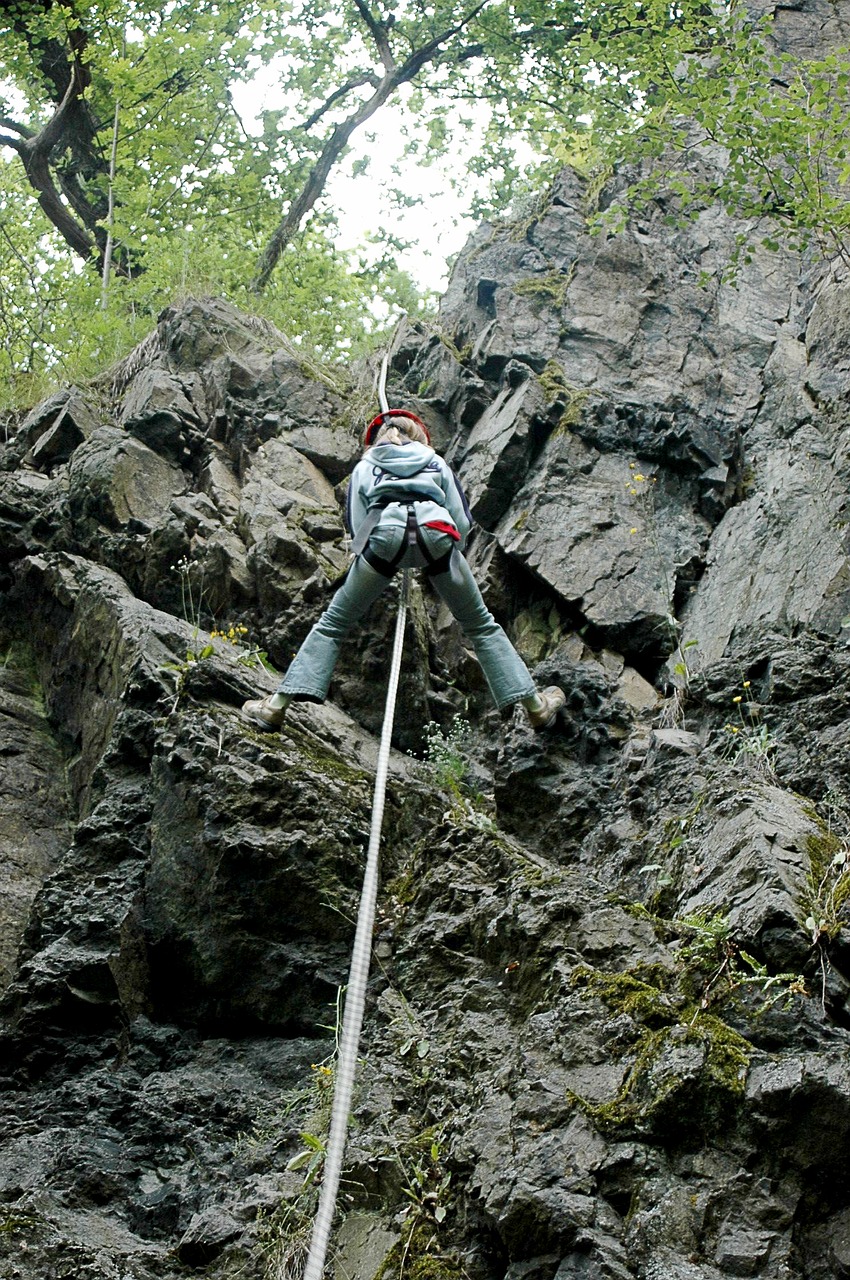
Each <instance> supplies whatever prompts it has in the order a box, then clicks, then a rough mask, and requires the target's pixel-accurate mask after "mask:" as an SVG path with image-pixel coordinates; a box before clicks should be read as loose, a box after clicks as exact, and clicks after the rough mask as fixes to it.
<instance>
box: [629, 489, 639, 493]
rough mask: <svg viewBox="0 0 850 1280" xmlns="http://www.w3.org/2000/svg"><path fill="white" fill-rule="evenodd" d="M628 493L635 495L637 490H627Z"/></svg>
mask: <svg viewBox="0 0 850 1280" xmlns="http://www.w3.org/2000/svg"><path fill="white" fill-rule="evenodd" d="M629 493H632V494H636V493H637V489H629Z"/></svg>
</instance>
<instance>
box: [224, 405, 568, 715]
mask: <svg viewBox="0 0 850 1280" xmlns="http://www.w3.org/2000/svg"><path fill="white" fill-rule="evenodd" d="M364 445H365V453H364V454H363V457H362V458H361V460H360V461H359V462H358V463H357V465H356V467H355V468H354V472H353V474H352V477H351V483H350V485H349V489H348V501H347V505H346V520H345V523H346V528H347V529H348V532H349V534H350V535H351V537H352V545H351V550H352V553H353V554H354V560H353V562H352V565H351V567H350V569H349V571H348V574H347V576H346V578H345V581H344V582H343V584H342V586H341V587H340V588H339V590H338V591H337V592H336V594H335V595H334V597H333V599H332V600H331V603H330V605H329V606H328V608H327V609H326V610H325V612H324V613H323V614H322V616H321V617H320V618H319V621H318V622H317V623H316V625H315V626H314V627H313V629H312V631H310V633H309V635H308V636H307V638H306V640H305V641H304V643H303V644H302V645H301V647H300V649H299V650H298V652H297V653H296V655H295V657H294V658H293V660H292V662H291V663H290V666H289V669H288V670H287V672H286V675H285V676H284V678H283V680H282V681H281V684H280V687H279V688H278V690H277V692H276V693H273V694H271V695H269V696H268V697H266V698H259V699H254V700H252V701H250V702H246V703H245V704H244V705H243V707H242V715H243V716H244V717H245V719H247V720H249V721H251V722H252V723H253V724H257V725H260V726H261V727H262V728H264V729H275V728H277V727H278V726H279V725H280V724H281V723H282V721H283V718H284V715H285V713H286V709H287V707H288V706H289V703H290V702H291V701H292V700H293V699H301V700H306V701H311V702H323V701H324V699H325V698H326V697H327V692H328V686H329V684H330V680H331V675H332V674H333V670H334V667H335V665H336V661H337V658H338V656H339V646H340V643H341V641H342V640H343V639H344V638H345V636H346V635H347V633H348V632H349V631H350V630H351V628H352V627H353V625H354V624H355V623H356V622H357V621H358V619H359V618H361V617H362V616H363V614H364V613H366V611H367V609H368V608H369V606H370V605H371V604H373V602H374V601H375V600H376V599H377V598H378V596H379V595H380V594H381V593H382V591H384V590H385V588H386V587H387V585H388V583H389V581H390V578H391V577H392V576H393V574H394V573H395V571H396V569H398V568H422V569H424V572H425V573H426V574H427V575H428V576H429V577H430V579H431V581H432V582H433V584H434V587H435V589H436V591H437V593H438V594H439V595H440V597H441V598H442V599H443V600H444V601H445V603H446V604H447V605H448V606H449V608H450V609H451V611H452V613H453V614H454V616H455V618H456V619H457V621H458V622H459V623H460V625H461V627H462V628H463V630H464V632H465V633H466V635H467V636H468V637H469V639H470V640H471V642H472V645H473V647H474V649H475V656H476V657H477V659H478V661H479V662H480V664H481V667H482V670H483V672H484V675H485V678H486V680H487V684H488V686H489V689H490V693H491V694H492V696H493V699H494V701H495V703H496V706H497V707H499V708H500V709H501V708H503V707H507V706H510V705H511V704H512V703H514V702H521V703H522V705H523V707H524V708H525V710H526V713H527V715H528V719H529V722H530V724H531V726H532V728H533V729H535V730H540V729H546V728H548V727H549V726H550V725H551V724H553V723H554V721H555V718H556V716H557V714H558V712H559V711H560V709H561V707H563V705H564V703H565V701H566V699H565V696H564V692H563V690H562V689H559V688H558V687H557V685H552V686H550V687H549V688H547V689H542V690H538V689H537V688H536V687H535V685H534V681H533V680H532V678H531V675H530V674H529V671H528V668H527V667H526V665H525V663H524V662H523V660H522V658H521V657H520V656H519V654H518V653H517V651H516V649H514V647H513V645H512V644H511V642H510V640H509V639H508V637H507V636H506V635H505V632H504V631H503V630H502V628H501V627H500V626H499V624H498V623H497V622H496V621H495V619H494V618H493V615H492V614H491V613H490V611H489V609H488V608H487V606H486V605H485V603H484V600H483V599H482V596H481V592H480V591H479V589H478V585H477V583H476V582H475V579H474V578H473V576H472V571H471V570H470V568H469V565H468V564H467V562H466V558H465V557H464V555H463V554H462V552H463V547H464V544H465V541H466V536H467V534H468V532H469V530H470V527H471V525H472V516H471V515H470V511H469V507H468V505H467V501H466V498H465V496H464V493H463V490H462V489H461V487H460V484H459V482H458V480H457V478H456V477H455V475H454V473H453V472H452V471H451V469H450V468H449V466H448V465H447V463H446V462H444V460H443V459H442V458H441V457H440V456H439V455H438V454H437V453H435V451H434V450H433V449H432V448H431V443H430V436H429V435H428V431H427V428H426V427H425V424H424V423H423V422H422V421H421V419H420V418H418V417H417V416H416V414H415V413H411V412H409V411H407V410H405V409H389V410H387V411H385V412H384V413H381V414H379V415H378V417H377V418H375V419H374V420H373V421H372V422H370V423H369V426H368V427H367V428H366V432H365V436H364Z"/></svg>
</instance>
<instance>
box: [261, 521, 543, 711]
mask: <svg viewBox="0 0 850 1280" xmlns="http://www.w3.org/2000/svg"><path fill="white" fill-rule="evenodd" d="M442 536H445V535H442ZM371 541H372V545H374V543H375V540H374V539H373V540H371ZM449 545H451V542H450V541H449ZM376 549H377V550H378V553H379V554H381V555H383V554H384V547H380V546H379V547H378V548H376ZM434 549H435V550H437V549H438V548H437V547H435V548H434ZM431 581H432V582H433V584H434V586H435V588H436V590H437V592H438V594H439V596H440V597H441V599H442V600H444V601H445V603H446V604H447V605H448V606H449V608H450V609H451V611H452V613H453V614H454V616H455V618H456V619H457V621H458V622H459V623H460V625H461V627H462V628H463V630H464V632H465V634H466V635H467V636H468V637H469V639H470V640H471V641H472V646H473V648H474V650H475V656H476V658H477V659H478V661H479V662H480V663H481V669H482V671H483V672H484V676H485V678H486V680H487V685H488V687H489V689H490V693H491V694H492V695H493V701H494V702H495V703H496V706H497V707H499V708H500V709H501V708H502V707H507V706H510V705H511V703H513V702H518V701H519V699H520V698H528V697H530V696H531V694H533V693H534V689H535V686H534V681H533V680H532V678H531V675H530V673H529V670H528V667H527V666H526V665H525V663H524V662H523V660H522V658H521V657H520V656H519V654H518V653H517V651H516V649H515V648H514V647H513V645H512V644H511V642H510V640H509V639H508V637H507V636H506V635H505V633H504V631H503V630H502V628H501V627H500V626H499V624H498V622H496V620H495V618H494V617H493V615H492V613H491V612H490V610H489V609H488V608H487V606H486V604H485V603H484V599H483V597H482V595H481V592H480V591H479V589H478V584H477V583H476V581H475V579H474V577H473V576H472V570H471V569H470V567H469V565H468V564H467V563H466V560H465V558H464V557H463V555H461V553H460V551H457V550H455V551H454V552H452V555H451V559H450V561H449V567H448V569H447V571H446V572H444V573H435V574H433V575H432V576H431ZM389 582H390V579H389V578H387V577H385V575H384V574H381V573H378V572H377V570H375V569H373V568H372V567H371V565H369V564H367V563H366V561H365V560H364V558H363V556H358V557H357V559H356V560H355V561H354V562H353V564H352V566H351V568H350V569H349V571H348V576H347V578H346V579H345V582H344V583H343V584H342V586H341V587H340V588H339V590H338V591H337V592H336V594H335V595H334V598H333V600H331V603H330V605H329V606H328V608H327V609H326V610H325V612H324V613H323V614H322V616H321V618H319V621H318V622H317V623H316V625H315V626H314V627H313V629H312V631H311V632H310V633H309V635H308V636H307V639H306V640H305V641H304V643H303V644H302V645H301V648H300V649H299V650H298V652H297V654H296V655H295V657H294V658H293V660H292V662H291V664H290V666H289V670H288V671H287V673H286V675H285V676H284V678H283V680H282V681H281V684H280V688H279V690H278V692H280V693H288V694H290V695H292V696H294V697H296V698H297V697H299V696H300V697H302V698H311V699H315V700H317V701H319V702H323V701H324V699H325V698H326V697H327V693H328V686H329V685H330V682H331V676H332V674H333V670H334V667H335V666H336V661H337V658H338V657H339V646H340V644H341V642H342V641H343V640H344V639H345V637H346V635H347V634H348V632H349V631H350V630H351V628H352V627H353V626H354V624H355V622H357V621H358V620H359V619H360V618H362V616H363V614H364V613H366V611H367V609H368V608H369V607H370V605H372V604H373V603H374V602H375V600H377V598H378V596H379V595H381V593H382V592H383V591H385V590H386V588H387V586H388V585H389Z"/></svg>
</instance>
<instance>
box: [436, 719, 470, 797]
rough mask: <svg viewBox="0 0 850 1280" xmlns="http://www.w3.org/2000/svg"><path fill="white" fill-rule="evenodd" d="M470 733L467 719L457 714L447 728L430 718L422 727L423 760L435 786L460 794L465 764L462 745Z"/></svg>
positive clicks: (463, 746)
mask: <svg viewBox="0 0 850 1280" xmlns="http://www.w3.org/2000/svg"><path fill="white" fill-rule="evenodd" d="M470 733H471V726H470V723H469V721H468V720H465V719H464V718H463V717H462V716H459V715H456V716H454V718H453V719H452V722H451V724H450V725H449V727H448V729H447V730H444V729H443V728H442V727H441V726H440V725H438V724H437V723H436V722H435V721H433V720H432V721H431V722H430V723H429V724H427V725H426V726H425V760H426V761H427V764H428V766H429V768H430V769H431V771H432V773H433V775H434V780H435V782H436V783H437V785H438V786H439V787H442V788H443V789H444V790H445V791H450V792H452V793H453V794H459V793H460V787H461V784H462V783H463V781H464V779H465V777H466V774H467V770H468V767H469V765H468V759H467V755H466V747H467V745H468V742H469V736H470Z"/></svg>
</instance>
